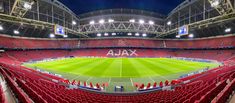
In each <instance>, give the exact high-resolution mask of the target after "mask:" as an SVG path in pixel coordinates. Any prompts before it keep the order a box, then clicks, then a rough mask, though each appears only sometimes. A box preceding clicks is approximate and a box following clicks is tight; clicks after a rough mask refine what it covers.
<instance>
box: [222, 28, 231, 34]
mask: <svg viewBox="0 0 235 103" xmlns="http://www.w3.org/2000/svg"><path fill="white" fill-rule="evenodd" d="M231 30H232V29H231V28H226V29H225V30H224V31H225V33H229V32H231Z"/></svg>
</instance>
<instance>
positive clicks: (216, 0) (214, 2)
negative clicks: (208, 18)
mask: <svg viewBox="0 0 235 103" xmlns="http://www.w3.org/2000/svg"><path fill="white" fill-rule="evenodd" d="M219 3H220V2H219V0H214V1H212V3H211V6H212V7H216V6H218V5H219Z"/></svg>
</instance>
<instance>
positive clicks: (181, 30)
mask: <svg viewBox="0 0 235 103" xmlns="http://www.w3.org/2000/svg"><path fill="white" fill-rule="evenodd" d="M188 34H189V27H188V25H184V26H181V27H180V28H179V31H178V35H179V36H183V35H188Z"/></svg>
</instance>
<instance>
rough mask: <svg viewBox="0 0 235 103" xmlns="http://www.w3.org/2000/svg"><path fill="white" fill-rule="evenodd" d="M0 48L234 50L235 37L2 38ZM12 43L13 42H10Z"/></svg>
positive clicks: (2, 36) (0, 38) (4, 36)
mask: <svg viewBox="0 0 235 103" xmlns="http://www.w3.org/2000/svg"><path fill="white" fill-rule="evenodd" d="M0 40H1V41H0V47H4V48H28V49H39V48H40V49H42V48H100V47H142V48H232V47H235V36H228V37H216V38H205V39H194V40H157V39H156V40H153V39H136V38H114V39H82V40H76V39H36V38H25V37H11V36H6V35H1V36H0ZM9 41H11V42H9Z"/></svg>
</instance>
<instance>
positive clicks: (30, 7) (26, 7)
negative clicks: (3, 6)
mask: <svg viewBox="0 0 235 103" xmlns="http://www.w3.org/2000/svg"><path fill="white" fill-rule="evenodd" d="M23 6H24V8H25V9H27V10H30V9H32V5H31V4H30V3H29V2H25V3H24V5H23Z"/></svg>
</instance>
